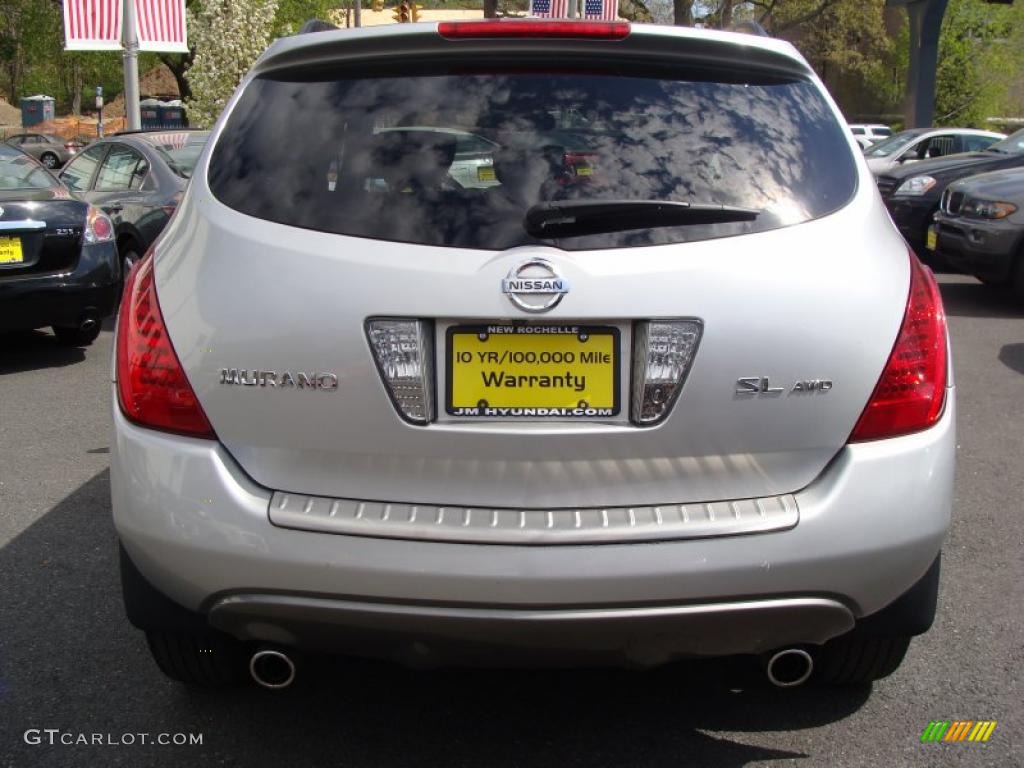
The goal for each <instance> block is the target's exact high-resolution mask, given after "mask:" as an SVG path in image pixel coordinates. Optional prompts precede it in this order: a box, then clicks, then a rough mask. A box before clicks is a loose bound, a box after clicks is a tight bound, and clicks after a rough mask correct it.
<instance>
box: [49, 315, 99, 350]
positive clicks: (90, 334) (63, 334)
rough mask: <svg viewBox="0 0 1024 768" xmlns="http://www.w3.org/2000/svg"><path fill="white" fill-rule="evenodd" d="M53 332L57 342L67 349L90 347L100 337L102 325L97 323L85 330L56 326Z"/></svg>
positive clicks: (69, 326) (74, 326)
mask: <svg viewBox="0 0 1024 768" xmlns="http://www.w3.org/2000/svg"><path fill="white" fill-rule="evenodd" d="M53 332H54V334H55V335H56V336H57V342H58V343H59V344H61V345H63V346H65V347H88V346H89V345H90V344H92V343H93V342H94V341H96V338H97V337H98V336H99V335H100V323H99V321H97V322H95V323H93V324H92V327H91V328H85V329H83V328H79V327H78V326H76V325H55V326H53Z"/></svg>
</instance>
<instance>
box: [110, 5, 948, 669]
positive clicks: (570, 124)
mask: <svg viewBox="0 0 1024 768" xmlns="http://www.w3.org/2000/svg"><path fill="white" fill-rule="evenodd" d="M467 135H469V136H473V137H479V138H480V141H479V142H477V143H476V144H474V145H473V146H472V147H469V146H468V145H466V146H462V147H461V149H460V146H459V140H460V137H465V136H467ZM463 145H465V142H464V141H463ZM460 153H461V154H460ZM474 153H475V154H474ZM457 154H458V155H459V159H458V161H457V160H456V155H457ZM470 154H472V155H473V157H469V155H470ZM455 162H459V163H460V165H459V167H460V169H462V172H460V173H458V174H454V175H453V173H452V166H453V163H455ZM466 168H470V169H471V171H472V172H465V170H466ZM112 390H113V421H114V435H115V440H114V442H113V449H112V455H111V465H112V466H111V486H112V498H113V514H114V521H115V524H116V527H117V532H118V535H119V537H120V541H121V573H122V582H123V588H124V597H125V603H126V607H127V614H128V618H129V619H130V621H131V622H132V623H133V624H134V625H135V626H137V627H138V628H140V629H142V630H144V631H145V633H146V636H147V639H148V642H149V646H150V648H151V650H152V653H153V656H154V657H155V660H156V662H157V664H158V665H159V666H160V668H161V669H162V670H163V672H164V673H166V674H167V675H169V676H170V677H172V678H175V679H178V680H181V681H184V682H186V683H191V684H198V685H214V684H219V683H227V682H229V681H232V680H234V679H236V678H238V677H242V676H245V675H246V674H251V676H252V677H253V678H255V679H256V681H257V682H259V683H260V684H262V685H264V686H266V687H284V686H287V685H288V684H289V683H291V681H292V679H293V678H294V677H295V671H296V670H295V661H294V660H295V658H296V657H297V655H298V654H301V653H302V652H307V653H319V652H336V653H345V654H353V655H362V656H375V657H384V658H389V659H393V660H397V661H400V662H402V663H405V664H410V665H420V666H424V665H486V664H520V665H521V664H526V665H533V664H537V665H540V664H556V665H557V664H564V665H584V664H587V665H589V664H624V665H629V666H639V667H650V666H654V665H658V664H662V663H665V662H668V661H671V660H673V659H679V658H686V657H713V656H714V657H717V656H730V655H753V656H756V657H759V658H760V660H761V662H762V663H763V665H764V669H765V671H766V673H767V675H768V678H769V679H770V680H771V681H772V682H773V683H775V684H776V685H780V686H794V685H799V684H801V683H804V682H806V681H812V682H814V681H817V682H819V683H830V684H847V683H863V682H866V681H871V680H875V679H878V678H881V677H884V676H886V675H888V674H890V673H891V672H892V671H893V670H895V669H896V667H897V666H898V665H899V664H900V662H901V660H902V659H903V657H904V654H905V653H906V652H907V649H908V646H909V644H910V641H911V638H912V637H913V636H914V635H918V634H921V633H922V632H925V631H926V630H927V629H928V628H929V626H930V625H931V623H932V619H933V617H934V614H935V605H936V593H937V589H938V579H939V556H940V549H941V547H942V542H943V538H944V536H945V534H946V530H947V528H948V526H949V521H950V507H951V499H952V481H953V467H954V446H955V425H954V422H955V415H956V414H955V410H956V409H955V397H954V389H953V378H952V368H951V365H950V360H949V352H948V341H947V333H946V323H945V318H944V315H943V310H942V304H941V300H940V296H939V292H938V290H937V287H936V283H935V280H934V278H933V276H932V275H931V273H930V272H929V271H928V270H927V269H926V268H924V267H922V266H921V264H920V263H919V262H918V260H917V259H916V258H915V257H914V255H913V254H912V253H911V252H909V250H908V248H907V245H906V244H905V243H904V241H903V240H902V238H901V237H900V235H899V234H898V232H897V231H896V229H895V227H894V226H893V224H892V222H891V221H890V219H889V217H888V215H887V214H886V211H885V208H884V207H883V205H882V201H881V200H880V198H879V195H878V192H877V190H876V188H875V184H874V182H873V180H872V178H871V174H870V172H869V171H868V168H867V166H866V165H865V163H864V160H863V158H862V157H861V156H860V152H859V151H858V148H857V145H856V143H855V142H854V139H853V137H852V136H851V135H850V133H849V131H848V130H847V129H846V127H845V121H844V120H843V117H842V115H841V114H840V112H839V110H838V108H837V107H836V105H835V103H834V102H833V101H832V99H831V98H830V96H829V95H828V93H827V92H826V91H825V89H824V87H823V85H822V84H821V82H820V81H819V80H818V78H817V77H816V76H815V75H814V73H813V72H812V70H811V68H810V67H809V65H808V64H807V62H806V61H805V60H804V59H803V58H802V57H801V56H800V55H799V54H798V53H797V52H796V50H795V49H794V48H793V47H792V46H790V45H789V44H788V43H784V42H781V41H778V40H773V39H770V38H767V37H760V36H755V35H751V34H734V33H727V32H709V31H703V30H693V29H683V28H665V27H657V26H636V25H630V24H628V23H624V22H586V21H578V22H551V21H542V20H507V21H506V20H502V21H475V22H441V23H431V24H402V25H395V26H393V27H390V28H388V29H381V28H372V29H358V30H348V31H325V32H315V33H311V34H302V35H297V36H294V37H291V38H287V39H282V40H279V41H277V42H275V43H274V44H273V45H272V46H271V47H270V48H269V49H268V50H267V52H266V53H265V54H264V55H263V56H262V58H260V60H259V61H258V62H257V64H256V65H255V66H254V67H253V69H252V71H251V72H250V73H249V74H248V76H247V77H246V78H245V80H244V82H243V83H242V84H241V86H240V87H239V88H238V90H237V92H236V93H235V95H234V97H233V98H232V99H231V101H230V102H229V104H228V105H227V108H226V109H225V110H224V113H223V115H222V116H221V117H220V119H219V121H218V122H217V124H216V126H215V128H214V130H213V133H212V135H211V139H210V142H209V144H208V145H207V147H206V149H205V150H204V152H203V154H202V156H201V158H200V160H199V163H198V165H197V166H196V169H195V173H194V176H193V178H192V181H191V185H190V187H189V189H188V191H187V192H186V194H185V196H184V199H183V200H182V201H181V204H180V206H179V207H178V210H177V213H176V214H175V216H174V218H173V219H172V221H171V223H170V224H169V225H168V227H167V229H166V230H165V231H164V234H163V236H162V237H161V238H160V239H159V240H158V241H157V242H156V244H155V245H154V247H153V248H152V249H151V250H150V252H149V254H148V255H147V256H146V258H144V259H143V260H142V261H140V263H139V264H138V265H137V266H136V268H135V270H134V271H133V273H132V274H131V276H130V278H129V279H128V281H127V286H126V290H125V295H124V299H123V303H122V307H121V310H120V316H119V321H118V328H117V343H116V360H115V363H114V365H113V384H112Z"/></svg>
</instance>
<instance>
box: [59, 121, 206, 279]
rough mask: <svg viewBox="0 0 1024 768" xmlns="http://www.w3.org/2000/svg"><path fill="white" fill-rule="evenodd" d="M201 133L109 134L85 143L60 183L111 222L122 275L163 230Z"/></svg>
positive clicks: (198, 146) (203, 137)
mask: <svg viewBox="0 0 1024 768" xmlns="http://www.w3.org/2000/svg"><path fill="white" fill-rule="evenodd" d="M208 136H209V133H208V132H206V131H188V130H175V131H160V132H154V133H145V132H135V133H121V134H115V135H113V136H110V137H108V138H105V139H101V140H100V141H97V142H94V143H93V144H91V145H89V147H88V149H86V150H85V151H83V152H82V153H81V154H80V155H78V156H77V157H76V158H75V159H74V160H72V161H71V162H70V163H68V165H67V167H66V168H64V170H62V171H61V173H60V179H61V181H63V182H64V183H65V184H67V186H68V187H69V188H70V189H71V190H72V191H73V192H74V193H75V195H76V196H77V197H79V198H81V199H82V200H85V201H86V202H89V203H92V204H93V205H96V206H98V207H100V208H102V209H103V210H104V211H105V212H106V213H107V215H109V216H110V218H111V219H112V220H113V222H114V229H115V232H116V236H117V249H118V252H119V253H120V255H121V262H122V266H123V269H124V271H125V273H126V274H127V271H128V270H129V269H130V268H131V266H132V264H134V263H135V262H136V261H138V260H139V259H140V258H141V257H142V256H143V254H145V252H146V250H147V249H148V248H149V246H150V245H151V244H152V243H153V241H154V240H155V239H156V237H157V235H159V234H160V232H161V231H163V228H164V226H166V224H167V222H168V220H169V219H170V218H171V214H173V213H174V209H175V208H176V207H177V205H178V201H179V200H181V195H182V192H183V191H184V189H185V186H186V185H187V184H188V180H189V178H190V177H191V175H192V169H193V168H194V167H195V164H196V160H197V159H198V158H199V153H200V152H201V151H202V149H203V146H204V145H205V144H206V139H207V137H208Z"/></svg>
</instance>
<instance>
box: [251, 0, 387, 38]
mask: <svg viewBox="0 0 1024 768" xmlns="http://www.w3.org/2000/svg"><path fill="white" fill-rule="evenodd" d="M342 4H343V3H342V2H341V0H278V2H277V12H276V13H275V14H274V26H273V30H272V32H271V34H272V35H273V36H274V37H283V36H285V35H294V34H295V33H296V32H298V31H299V29H300V28H301V27H302V25H303V24H305V23H306V22H307V21H309V20H310V19H321V20H326V19H327V18H328V16H329V15H330V11H332V10H333V9H335V8H337V7H338V6H339V5H342ZM366 5H369V3H366Z"/></svg>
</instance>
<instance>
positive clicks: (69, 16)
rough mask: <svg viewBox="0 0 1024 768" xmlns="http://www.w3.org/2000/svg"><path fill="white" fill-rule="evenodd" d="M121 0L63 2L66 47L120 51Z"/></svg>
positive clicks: (77, 49)
mask: <svg viewBox="0 0 1024 768" xmlns="http://www.w3.org/2000/svg"><path fill="white" fill-rule="evenodd" d="M121 1H122V0H64V48H65V49H67V50H69V51H119V50H121Z"/></svg>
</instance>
